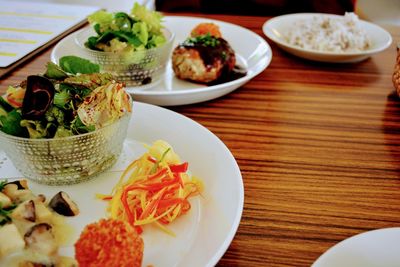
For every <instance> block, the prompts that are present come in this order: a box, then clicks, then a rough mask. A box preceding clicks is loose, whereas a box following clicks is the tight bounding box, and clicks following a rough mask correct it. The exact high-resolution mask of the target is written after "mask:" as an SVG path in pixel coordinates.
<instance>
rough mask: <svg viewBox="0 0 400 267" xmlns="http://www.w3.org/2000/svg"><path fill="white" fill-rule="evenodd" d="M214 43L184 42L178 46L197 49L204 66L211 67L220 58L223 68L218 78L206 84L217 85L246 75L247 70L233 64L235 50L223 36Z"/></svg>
mask: <svg viewBox="0 0 400 267" xmlns="http://www.w3.org/2000/svg"><path fill="white" fill-rule="evenodd" d="M216 39H217V42H216V44H215V45H204V44H203V43H201V42H184V43H182V44H180V46H182V47H184V48H187V49H195V50H196V51H198V53H199V55H200V57H201V59H202V60H203V63H204V65H205V66H206V67H212V66H213V64H214V63H215V61H216V60H221V61H222V64H223V68H222V71H221V75H220V77H219V78H218V79H216V80H214V81H212V82H209V83H207V85H209V86H211V85H217V84H221V83H226V82H229V81H233V80H236V79H239V78H241V77H243V76H246V74H247V71H246V70H245V69H244V68H242V67H240V66H238V65H234V64H235V61H236V60H235V52H234V51H233V49H232V48H231V46H230V45H229V43H228V42H227V41H226V40H225V39H223V38H216Z"/></svg>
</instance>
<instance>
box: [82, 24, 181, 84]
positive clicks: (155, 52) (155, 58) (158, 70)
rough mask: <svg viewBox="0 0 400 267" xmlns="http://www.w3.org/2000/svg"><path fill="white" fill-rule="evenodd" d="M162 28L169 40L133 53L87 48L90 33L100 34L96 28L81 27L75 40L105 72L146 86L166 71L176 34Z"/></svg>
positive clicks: (118, 78)
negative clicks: (160, 44) (86, 43)
mask: <svg viewBox="0 0 400 267" xmlns="http://www.w3.org/2000/svg"><path fill="white" fill-rule="evenodd" d="M162 31H163V34H164V36H165V37H166V40H167V41H166V43H165V44H163V45H162V46H160V47H156V48H152V49H147V50H142V51H135V52H133V53H123V52H120V53H118V52H117V53H114V52H103V51H96V50H92V49H89V48H87V47H86V46H85V42H86V41H87V40H88V38H89V37H90V36H95V35H96V33H95V32H94V30H93V29H92V28H86V29H83V30H81V31H79V32H78V33H77V34H76V36H75V42H76V44H77V45H78V46H79V47H80V48H81V49H82V50H83V52H84V54H85V55H86V58H87V59H89V60H91V61H92V62H95V63H97V64H99V65H100V66H101V71H102V72H108V73H111V74H113V75H114V77H115V78H116V79H117V80H118V81H121V82H124V83H125V84H126V85H128V86H142V85H145V84H149V83H157V82H158V81H160V80H161V79H162V77H163V76H164V74H165V71H166V66H167V62H168V60H169V57H170V53H171V50H172V43H173V41H174V37H175V36H174V34H173V33H172V32H170V31H169V30H168V29H165V28H164V29H163V30H162Z"/></svg>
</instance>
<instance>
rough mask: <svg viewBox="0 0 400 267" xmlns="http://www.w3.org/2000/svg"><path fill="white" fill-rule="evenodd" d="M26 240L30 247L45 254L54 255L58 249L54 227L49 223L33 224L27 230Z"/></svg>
mask: <svg viewBox="0 0 400 267" xmlns="http://www.w3.org/2000/svg"><path fill="white" fill-rule="evenodd" d="M24 240H25V243H26V246H27V248H28V249H31V250H32V251H33V252H37V253H40V254H43V255H47V256H52V255H53V254H55V253H56V252H57V249H58V247H57V242H56V240H55V237H54V235H53V232H52V227H51V225H50V224H47V223H39V224H36V225H34V226H32V227H31V229H30V230H29V231H28V232H26V234H25V236H24Z"/></svg>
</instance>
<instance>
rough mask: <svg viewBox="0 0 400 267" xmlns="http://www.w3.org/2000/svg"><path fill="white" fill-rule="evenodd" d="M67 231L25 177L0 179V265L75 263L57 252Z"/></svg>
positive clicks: (74, 264)
mask: <svg viewBox="0 0 400 267" xmlns="http://www.w3.org/2000/svg"><path fill="white" fill-rule="evenodd" d="M63 193H64V195H66V196H67V197H68V198H69V199H70V197H69V196H68V195H67V193H65V192H63ZM71 201H72V200H71ZM75 209H76V210H77V213H79V209H78V207H77V206H76V207H75ZM70 232H71V228H70V226H68V225H67V224H66V222H65V220H64V218H63V216H61V215H59V214H58V213H57V212H55V211H53V209H52V207H51V206H50V205H49V203H48V202H46V197H45V196H44V195H43V194H38V195H36V194H34V193H33V192H32V191H31V190H30V189H29V187H28V183H27V181H26V180H24V179H23V180H17V181H12V182H7V181H5V180H3V181H0V240H1V242H0V265H1V266H3V265H4V266H76V263H75V261H74V260H73V259H70V258H67V257H61V256H60V255H59V254H58V248H59V246H60V245H62V244H65V243H66V241H67V239H68V235H69V233H70ZM5 240H7V242H4V241H5Z"/></svg>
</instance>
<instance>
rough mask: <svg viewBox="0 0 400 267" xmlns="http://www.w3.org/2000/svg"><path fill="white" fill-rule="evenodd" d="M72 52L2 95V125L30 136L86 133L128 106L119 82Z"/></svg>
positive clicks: (10, 131)
mask: <svg viewBox="0 0 400 267" xmlns="http://www.w3.org/2000/svg"><path fill="white" fill-rule="evenodd" d="M98 72H99V66H98V65H97V64H93V63H91V62H90V61H88V60H86V59H82V58H79V57H76V56H65V57H62V58H61V59H60V64H59V65H56V64H54V63H51V62H49V63H48V64H47V70H46V72H45V73H44V74H43V75H30V76H28V77H27V79H26V80H24V81H22V82H21V83H20V84H18V85H16V86H9V87H8V89H7V92H6V94H5V95H3V96H0V130H1V131H3V132H4V133H6V134H10V135H14V136H19V137H28V138H60V137H67V136H72V135H79V134H83V133H88V132H91V131H94V130H96V129H99V128H101V127H104V126H106V125H109V124H111V123H113V122H115V121H116V120H118V119H119V118H121V117H122V116H123V115H124V114H126V113H128V112H131V101H130V98H129V95H128V94H127V93H126V92H125V90H124V85H123V84H122V83H119V82H116V81H115V80H114V78H113V76H112V75H111V74H108V73H98Z"/></svg>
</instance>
